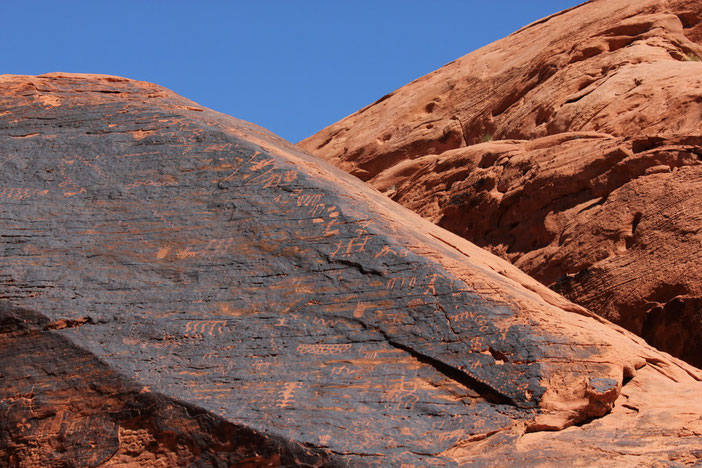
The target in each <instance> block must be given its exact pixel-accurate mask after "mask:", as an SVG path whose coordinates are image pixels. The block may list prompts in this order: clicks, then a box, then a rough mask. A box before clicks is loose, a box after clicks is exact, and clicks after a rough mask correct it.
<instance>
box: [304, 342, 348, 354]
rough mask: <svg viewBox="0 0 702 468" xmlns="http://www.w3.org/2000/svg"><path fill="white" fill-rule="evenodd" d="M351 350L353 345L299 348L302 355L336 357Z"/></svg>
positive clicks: (324, 345) (305, 345)
mask: <svg viewBox="0 0 702 468" xmlns="http://www.w3.org/2000/svg"><path fill="white" fill-rule="evenodd" d="M349 349H351V344H350V343H349V344H301V345H299V346H298V347H297V352H298V353H300V354H314V355H318V356H322V355H335V354H341V353H345V352H346V351H348V350H349Z"/></svg>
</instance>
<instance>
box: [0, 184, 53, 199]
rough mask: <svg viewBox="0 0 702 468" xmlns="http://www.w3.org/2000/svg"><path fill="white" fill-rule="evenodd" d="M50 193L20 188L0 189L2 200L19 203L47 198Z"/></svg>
mask: <svg viewBox="0 0 702 468" xmlns="http://www.w3.org/2000/svg"><path fill="white" fill-rule="evenodd" d="M48 193H49V191H48V190H39V189H31V188H19V187H2V188H0V199H4V200H18V201H19V200H25V199H27V198H31V197H36V196H45V195H46V194H48Z"/></svg>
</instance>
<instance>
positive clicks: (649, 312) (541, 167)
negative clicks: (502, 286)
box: [299, 0, 702, 366]
mask: <svg viewBox="0 0 702 468" xmlns="http://www.w3.org/2000/svg"><path fill="white" fill-rule="evenodd" d="M701 18H702V3H700V2H699V1H690V0H674V1H669V2H661V1H654V0H646V1H638V2H629V1H624V0H594V1H590V2H587V3H585V4H583V5H580V6H578V7H576V8H572V9H570V10H566V11H564V12H561V13H558V14H556V15H553V16H551V17H549V18H545V19H543V20H541V21H538V22H536V23H533V24H531V25H529V26H527V27H525V28H523V29H521V30H520V31H518V32H516V33H514V34H512V35H510V36H508V37H506V38H505V39H502V40H500V41H497V42H495V43H494V44H491V45H489V46H486V47H484V48H482V49H480V50H477V51H475V52H473V53H470V54H468V55H466V56H465V57H462V58H460V59H458V60H456V61H455V62H452V63H450V64H448V65H446V66H445V67H443V68H441V69H439V70H437V71H435V72H434V73H431V74H429V75H427V76H425V77H422V78H420V79H418V80H416V81H414V82H412V83H410V84H409V85H407V86H405V87H403V88H401V89H399V90H397V91H395V92H393V93H390V94H389V95H387V96H385V97H383V98H382V99H380V100H379V101H377V102H376V103H374V104H372V105H370V106H368V107H366V108H364V109H362V110H360V111H359V112H357V113H355V114H353V115H351V116H349V117H347V118H346V119H344V120H342V121H340V122H338V123H336V124H334V125H332V126H330V127H329V128H327V129H325V130H323V131H321V132H319V133H318V134H316V135H314V136H312V137H310V138H308V139H306V140H304V141H302V142H301V143H300V144H299V146H300V147H302V148H303V149H306V150H308V151H310V152H312V153H313V154H316V155H319V156H322V157H324V158H325V159H327V160H329V161H331V162H333V163H334V164H336V165H338V166H339V167H341V168H343V169H345V170H347V171H349V172H351V173H352V174H355V175H357V176H358V177H360V178H361V179H363V180H366V181H368V182H369V183H370V184H371V185H373V186H374V187H376V188H377V189H379V190H380V191H382V192H384V193H386V194H387V195H388V196H390V197H391V198H392V199H393V200H395V201H397V202H399V203H401V204H403V205H404V206H406V207H408V208H410V209H412V210H414V211H416V212H417V213H420V214H421V215H422V216H424V217H425V218H427V219H430V220H431V221H433V222H435V223H437V224H438V225H440V226H442V227H445V228H446V229H448V230H450V231H452V232H454V233H456V234H458V235H460V236H462V237H464V238H466V239H468V240H470V241H472V242H475V243H476V244H478V245H480V246H483V247H485V248H487V249H488V250H490V251H492V252H494V253H496V254H498V255H500V256H502V257H503V258H505V259H508V260H509V261H511V262H512V263H514V264H515V265H516V266H518V267H519V268H521V269H522V270H524V271H525V272H527V273H528V274H530V275H531V276H533V277H534V278H536V279H537V280H539V281H541V282H543V283H544V284H546V285H549V286H550V287H552V288H553V289H555V290H556V291H559V292H561V293H562V294H564V295H565V296H566V297H568V298H569V299H571V300H573V301H575V302H577V303H579V304H581V305H583V306H585V307H587V308H588V309H590V310H591V311H593V312H596V313H598V314H600V315H602V316H604V317H606V318H608V319H610V320H612V321H615V322H617V323H619V324H621V325H623V326H625V327H626V328H628V329H629V330H631V331H633V332H635V333H637V334H639V335H641V336H643V337H644V338H646V340H647V341H648V342H649V343H651V344H653V345H655V346H657V347H659V348H661V349H663V350H666V351H668V352H670V353H672V354H674V355H676V356H679V357H681V358H683V359H685V360H687V361H689V362H691V363H693V364H695V365H697V366H700V365H702V346H700V343H702V267H701V265H702V163H701V160H702V62H700V58H701V57H702V22H701V21H700V19H701Z"/></svg>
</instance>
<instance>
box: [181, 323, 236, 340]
mask: <svg viewBox="0 0 702 468" xmlns="http://www.w3.org/2000/svg"><path fill="white" fill-rule="evenodd" d="M226 325H227V322H226V321H224V320H191V321H189V322H187V323H186V324H185V333H186V336H191V334H196V335H205V334H207V335H209V336H216V335H221V334H222V332H223V331H224V328H225V327H226Z"/></svg>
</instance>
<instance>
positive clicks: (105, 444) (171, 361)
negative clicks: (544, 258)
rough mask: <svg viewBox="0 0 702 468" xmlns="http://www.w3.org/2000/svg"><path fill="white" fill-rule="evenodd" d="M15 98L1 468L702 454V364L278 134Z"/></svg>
mask: <svg viewBox="0 0 702 468" xmlns="http://www.w3.org/2000/svg"><path fill="white" fill-rule="evenodd" d="M0 91H1V93H0V142H2V145H1V146H0V148H1V153H0V165H1V168H2V171H0V187H1V189H0V190H2V192H0V193H2V203H0V259H1V263H0V297H1V298H2V299H5V300H7V301H8V302H10V303H11V304H12V305H10V304H5V305H4V306H3V307H2V308H0V465H3V466H55V467H59V466H61V467H63V466H125V465H128V466H134V465H136V466H174V465H192V466H261V465H263V466H278V465H283V466H290V465H295V464H306V465H307V466H344V465H354V466H357V465H372V466H404V467H405V468H407V467H412V466H415V467H416V466H425V465H430V466H456V465H464V464H474V465H489V466H494V465H495V464H496V463H498V464H505V465H514V464H521V465H526V466H529V465H543V464H549V463H550V464H553V465H557V466H562V465H563V464H564V463H568V464H570V463H581V464H592V463H608V464H611V463H619V464H630V463H632V462H636V463H643V464H652V463H654V462H657V461H664V462H666V463H671V464H675V463H677V464H688V463H693V462H694V461H696V460H698V458H700V457H702V452H700V438H701V437H702V402H701V401H700V400H699V398H698V396H699V394H700V391H702V383H701V382H700V380H701V378H702V377H701V376H700V371H698V370H696V369H694V368H693V367H690V366H688V365H687V364H685V363H682V362H680V361H678V360H676V359H675V358H671V357H670V356H668V355H666V354H664V353H661V352H659V351H657V350H655V349H653V348H651V347H650V346H648V345H646V344H645V343H644V342H643V340H641V339H640V338H638V337H636V336H634V335H632V334H630V333H629V332H626V331H625V330H623V329H621V328H619V327H616V326H614V325H611V324H609V323H607V322H606V321H604V320H603V319H601V318H599V317H597V316H595V315H593V314H590V313H589V312H587V311H586V310H585V309H583V308H581V307H579V306H576V305H574V304H572V303H570V302H568V301H566V300H565V299H563V298H562V297H561V296H559V295H557V294H556V293H554V292H553V291H551V290H549V289H547V288H545V287H544V286H542V285H541V284H539V283H538V282H536V281H535V280H533V279H531V278H530V277H528V276H527V275H525V274H524V273H522V272H520V271H519V270H518V269H517V268H516V267H514V266H512V265H510V264H509V263H507V262H506V261H504V260H501V259H499V258H498V257H495V256H493V255H492V254H489V253H487V252H485V251H483V250H482V249H480V248H478V247H476V246H475V245H473V244H471V243H469V242H467V241H465V240H464V239H462V238H460V237H458V236H455V235H453V234H451V233H449V232H447V231H445V230H443V229H441V228H439V227H437V226H435V225H433V224H432V223H430V222H429V221H426V220H424V219H422V218H421V217H419V216H418V215H416V214H414V213H412V212H410V211H409V210H406V209H404V208H402V207H400V206H399V205H397V204H396V203H394V202H392V201H391V200H389V199H387V198H386V197H384V196H382V195H381V194H379V193H378V192H376V191H374V190H372V189H370V188H369V187H368V186H366V185H365V184H364V183H362V182H361V181H359V180H357V179H355V178H353V177H350V176H348V175H347V174H345V173H343V172H342V171H340V170H338V169H336V168H334V167H332V166H331V165H328V164H327V163H325V162H323V161H321V160H317V159H316V158H314V157H312V156H309V155H307V154H305V153H303V152H301V151H299V150H298V149H296V148H295V147H294V146H292V145H290V144H288V143H286V142H284V141H282V140H280V139H279V138H277V137H275V136H274V135H272V134H270V133H268V132H267V131H265V130H263V129H261V128H259V127H256V126H254V125H251V124H248V123H245V122H242V121H239V120H236V119H233V118H231V117H228V116H224V115H222V114H218V113H216V112H213V111H210V110H207V109H203V108H201V107H200V106H198V105H197V104H195V103H193V102H190V101H187V100H185V99H183V98H180V97H178V96H177V95H175V94H173V93H171V92H170V91H167V90H165V89H163V88H160V87H158V86H155V85H151V84H148V83H141V82H136V81H130V80H125V79H120V78H115V77H104V76H80V75H59V74H54V75H46V76H41V77H20V76H2V77H0ZM672 395H674V397H672ZM603 441H607V442H606V443H603ZM496 457H498V458H496Z"/></svg>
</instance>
